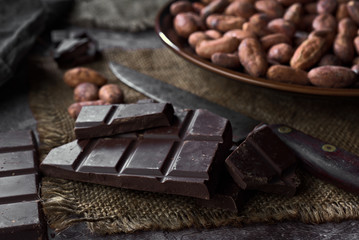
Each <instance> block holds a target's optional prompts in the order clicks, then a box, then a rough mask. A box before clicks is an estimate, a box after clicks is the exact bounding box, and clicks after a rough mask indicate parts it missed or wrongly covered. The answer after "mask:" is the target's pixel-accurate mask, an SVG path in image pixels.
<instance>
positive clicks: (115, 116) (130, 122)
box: [75, 103, 174, 139]
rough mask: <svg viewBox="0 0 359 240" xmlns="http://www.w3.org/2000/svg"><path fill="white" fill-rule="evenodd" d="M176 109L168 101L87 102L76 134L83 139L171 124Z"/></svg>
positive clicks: (80, 115)
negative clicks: (103, 103) (116, 103)
mask: <svg viewBox="0 0 359 240" xmlns="http://www.w3.org/2000/svg"><path fill="white" fill-rule="evenodd" d="M173 112H174V110H173V107H172V105H171V104H169V103H139V104H136V103H135V104H118V105H101V106H85V107H83V108H82V109H81V112H80V114H79V116H78V118H77V119H76V122H75V135H76V138H77V139H84V138H94V137H103V136H111V135H115V134H119V133H125V132H133V131H139V130H143V129H147V128H153V127H162V126H170V125H171V122H172V119H173Z"/></svg>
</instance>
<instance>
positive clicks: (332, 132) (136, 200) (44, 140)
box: [30, 49, 359, 234]
mask: <svg viewBox="0 0 359 240" xmlns="http://www.w3.org/2000/svg"><path fill="white" fill-rule="evenodd" d="M109 61H114V62H118V63H121V64H123V65H127V66H129V67H131V68H133V69H135V70H138V71H140V72H142V73H145V74H148V75H150V76H153V77H155V78H157V79H159V80H162V81H165V82H168V83H170V84H172V85H175V86H177V87H179V88H182V89H185V90H187V91H190V92H192V93H194V94H197V95H199V96H202V97H204V98H206V99H208V100H210V101H213V102H216V103H218V104H220V105H223V106H226V107H228V108H231V109H233V110H235V111H239V112H242V113H244V114H246V115H248V116H250V117H252V118H255V119H257V120H259V121H263V122H266V123H283V124H287V125H289V126H292V127H294V128H296V129H299V130H301V131H303V132H305V133H307V134H310V135H312V136H314V137H317V138H319V139H322V140H323V141H325V142H328V143H331V144H334V145H336V146H338V147H341V148H344V149H346V150H348V151H351V152H353V153H354V154H357V155H358V154H359V147H358V146H359V128H357V123H358V122H359V114H358V113H359V106H358V104H356V103H355V100H351V99H342V98H339V99H338V98H333V97H324V98H323V97H313V96H307V95H295V94H289V93H285V92H280V91H276V90H271V89H264V88H259V87H255V86H251V85H247V84H244V83H240V82H237V81H234V80H232V79H227V78H224V77H221V76H219V75H217V74H214V73H211V72H208V71H206V70H203V69H201V68H199V67H197V66H195V65H193V64H191V63H189V62H186V61H185V60H184V59H182V58H180V57H178V56H177V55H175V54H174V53H172V52H171V51H170V50H168V49H151V50H149V49H142V50H120V49H112V50H107V51H105V52H104V53H103V58H102V59H101V60H99V61H97V62H94V63H92V64H89V65H87V67H90V68H93V69H95V70H97V71H99V72H101V73H102V74H103V75H105V76H106V77H107V78H108V80H109V82H111V83H116V84H118V85H119V86H120V87H121V88H122V89H123V90H124V93H125V102H126V103H132V102H136V101H137V100H139V99H143V98H145V96H144V95H142V94H140V93H138V92H136V91H134V90H133V89H130V88H129V87H127V86H125V85H124V84H122V83H120V82H119V81H118V80H117V79H116V78H115V77H114V75H113V74H112V73H111V72H110V70H109V68H108V65H107V64H108V62H109ZM31 65H32V67H31V68H30V69H32V71H31V72H30V78H31V91H30V106H31V110H32V111H33V114H34V116H35V118H36V120H37V122H38V132H39V135H40V140H41V143H40V153H41V159H43V158H44V157H45V156H46V154H47V153H48V152H49V151H50V150H51V149H52V148H54V147H57V146H60V145H62V144H65V143H67V142H70V141H72V140H73V139H74V133H73V127H74V120H73V119H71V117H70V116H69V115H68V113H67V107H68V106H69V105H70V104H71V103H73V101H74V100H73V89H71V88H70V87H68V86H67V85H65V84H64V82H63V80H62V77H63V73H64V71H65V70H66V69H59V68H58V67H57V65H56V64H55V63H54V62H53V61H52V60H51V59H50V58H33V59H32V60H31ZM297 174H298V176H299V178H300V180H301V186H300V187H299V189H298V191H297V194H296V195H295V196H294V197H292V198H287V197H283V196H277V195H272V194H265V193H256V194H255V195H254V196H252V197H251V198H250V199H249V201H248V202H246V203H245V204H244V205H243V206H242V210H241V211H240V212H239V213H232V212H228V211H224V210H220V209H209V208H204V207H199V206H198V205H196V204H195V202H194V201H193V199H192V198H189V197H181V196H175V195H166V194H158V193H150V192H140V191H134V190H127V189H119V188H113V187H106V186H101V185H96V184H89V183H81V182H74V181H68V180H64V179H54V178H48V177H45V178H44V179H43V182H42V199H43V206H44V210H45V214H46V217H47V220H48V221H49V223H50V225H51V226H52V227H53V228H55V229H57V230H61V229H64V228H66V227H68V226H70V225H71V224H74V223H76V222H86V223H87V224H88V227H89V228H90V230H91V231H93V232H96V233H100V234H111V233H118V232H133V231H137V230H154V229H161V230H178V229H182V228H187V227H217V226H225V225H234V226H241V225H242V224H250V223H259V222H273V221H284V220H299V221H302V222H305V223H323V222H330V221H343V220H348V219H359V197H358V196H357V195H354V194H351V193H348V192H346V191H343V190H341V189H339V188H337V187H335V186H333V185H331V184H328V183H325V182H323V181H321V180H319V179H317V178H315V177H313V176H312V175H310V174H309V173H307V172H306V171H305V170H303V169H301V168H299V169H298V172H297Z"/></svg>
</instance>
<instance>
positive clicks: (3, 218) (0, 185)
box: [0, 131, 47, 240]
mask: <svg viewBox="0 0 359 240" xmlns="http://www.w3.org/2000/svg"><path fill="white" fill-rule="evenodd" d="M37 173H38V159H37V151H36V144H35V140H34V136H33V133H32V132H31V131H17V132H8V133H2V134H1V135H0V239H4V240H5V239H11V240H17V239H21V240H22V239H34V240H35V239H36V240H39V239H47V237H46V227H45V224H44V221H43V214H42V211H41V206H40V202H39V195H40V194H39V184H38V174H37Z"/></svg>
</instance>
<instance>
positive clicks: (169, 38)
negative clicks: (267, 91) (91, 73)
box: [155, 1, 359, 97]
mask: <svg viewBox="0 0 359 240" xmlns="http://www.w3.org/2000/svg"><path fill="white" fill-rule="evenodd" d="M173 2H175V1H170V2H169V3H167V4H166V5H165V6H164V7H163V8H162V9H161V10H160V11H159V13H158V14H157V17H156V23H155V29H156V32H157V34H158V36H159V37H160V38H161V40H162V41H163V42H164V43H165V44H166V46H167V47H169V48H170V49H171V50H173V51H174V52H175V53H176V54H178V55H179V56H181V57H183V58H185V59H186V60H188V61H190V62H192V63H194V64H196V65H198V66H200V67H203V68H205V69H207V70H210V71H212V72H215V73H218V74H220V75H222V76H225V77H229V78H232V79H234V80H237V81H240V82H245V83H249V84H253V85H257V86H261V87H265V88H272V89H277V90H282V91H286V92H293V93H302V94H309V95H322V96H344V97H345V96H347V97H358V96H359V89H358V88H320V87H314V86H301V85H294V84H288V83H280V82H275V81H271V80H267V79H264V78H256V77H252V76H249V75H247V74H245V73H241V72H238V71H234V70H230V69H227V68H223V67H219V66H217V65H214V64H212V63H211V62H210V61H207V60H205V59H203V58H200V57H199V56H197V55H196V54H195V53H194V51H193V49H192V48H191V47H190V46H189V45H188V43H187V40H186V39H184V38H182V37H179V36H178V35H177V34H176V32H175V31H174V29H173V26H172V22H173V17H172V16H171V14H170V11H169V8H170V5H171V3H173Z"/></svg>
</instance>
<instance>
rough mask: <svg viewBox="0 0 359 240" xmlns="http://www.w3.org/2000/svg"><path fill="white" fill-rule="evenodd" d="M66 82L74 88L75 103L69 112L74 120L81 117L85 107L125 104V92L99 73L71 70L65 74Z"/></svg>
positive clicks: (82, 69) (79, 68)
mask: <svg viewBox="0 0 359 240" xmlns="http://www.w3.org/2000/svg"><path fill="white" fill-rule="evenodd" d="M64 82H65V83H66V84H67V85H68V86H70V87H72V88H74V100H75V103H73V104H71V105H70V106H69V107H68V109H67V111H68V113H69V114H70V116H71V117H72V118H74V119H76V118H77V116H78V115H79V113H80V111H81V108H82V107H83V106H90V105H108V104H115V103H123V101H124V95H123V91H122V90H121V89H120V87H119V86H118V85H116V84H112V83H107V82H108V80H107V79H106V78H105V77H104V76H103V75H102V74H100V73H99V72H97V71H95V70H93V69H90V68H85V67H76V68H72V69H69V70H67V71H66V72H65V74H64Z"/></svg>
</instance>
